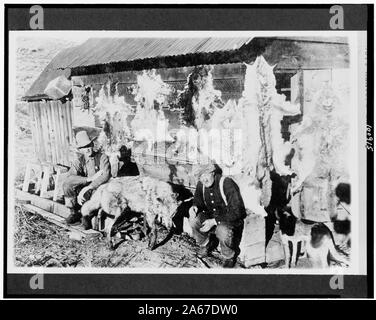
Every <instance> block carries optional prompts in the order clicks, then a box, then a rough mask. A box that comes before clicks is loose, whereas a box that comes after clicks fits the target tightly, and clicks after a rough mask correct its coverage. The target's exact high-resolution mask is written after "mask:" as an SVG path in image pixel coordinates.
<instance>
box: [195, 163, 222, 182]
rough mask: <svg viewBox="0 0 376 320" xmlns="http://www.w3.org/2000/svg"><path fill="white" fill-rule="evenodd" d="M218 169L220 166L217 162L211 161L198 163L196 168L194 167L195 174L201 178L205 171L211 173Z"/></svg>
mask: <svg viewBox="0 0 376 320" xmlns="http://www.w3.org/2000/svg"><path fill="white" fill-rule="evenodd" d="M217 170H218V166H217V165H216V164H215V162H213V161H210V162H209V163H207V164H204V165H198V166H197V167H196V168H194V169H193V172H192V173H193V175H194V176H195V177H196V178H197V179H200V177H201V176H202V175H203V174H204V173H210V172H214V171H217Z"/></svg>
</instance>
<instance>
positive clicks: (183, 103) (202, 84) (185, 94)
mask: <svg viewBox="0 0 376 320" xmlns="http://www.w3.org/2000/svg"><path fill="white" fill-rule="evenodd" d="M178 105H179V106H180V109H181V117H180V120H181V123H182V124H183V125H185V126H187V127H189V126H193V127H195V128H196V129H201V128H202V127H203V125H204V124H205V122H206V121H208V120H209V119H210V117H211V116H212V115H213V113H214V110H215V108H222V107H223V106H224V103H223V101H222V99H221V92H220V91H219V90H215V89H214V86H213V76H212V73H211V69H210V68H209V67H208V66H198V67H195V69H194V70H193V71H192V73H190V74H189V76H188V79H187V84H186V86H185V87H184V90H183V91H182V92H181V93H180V95H179V97H178Z"/></svg>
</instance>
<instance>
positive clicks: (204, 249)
mask: <svg viewBox="0 0 376 320" xmlns="http://www.w3.org/2000/svg"><path fill="white" fill-rule="evenodd" d="M218 244H219V241H218V239H217V238H216V237H213V236H209V239H208V242H207V243H206V244H205V245H201V246H200V249H199V250H198V252H197V256H198V257H199V258H205V257H207V256H209V255H210V253H211V252H212V251H213V250H214V249H215V248H217V247H218Z"/></svg>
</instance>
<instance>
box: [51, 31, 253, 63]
mask: <svg viewBox="0 0 376 320" xmlns="http://www.w3.org/2000/svg"><path fill="white" fill-rule="evenodd" d="M251 40H252V38H251V37H247V38H245V37H243V38H92V39H89V40H87V41H86V42H84V43H83V44H81V45H79V46H77V47H75V50H74V51H73V52H71V53H70V54H66V55H65V57H63V58H62V59H61V60H60V61H59V63H58V67H59V68H62V69H65V68H77V67H84V66H90V65H100V64H107V63H112V62H120V61H134V60H142V59H147V58H156V57H168V56H177V55H186V54H194V53H210V52H216V51H229V50H237V49H239V48H240V47H242V46H243V45H245V44H247V43H248V42H249V41H251Z"/></svg>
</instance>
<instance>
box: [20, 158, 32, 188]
mask: <svg viewBox="0 0 376 320" xmlns="http://www.w3.org/2000/svg"><path fill="white" fill-rule="evenodd" d="M30 176H31V163H30V162H29V163H28V164H27V165H26V171H25V177H24V182H23V186H22V191H24V192H28V191H29V184H30Z"/></svg>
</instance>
